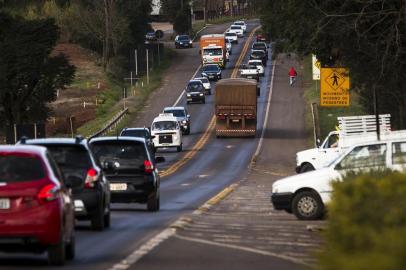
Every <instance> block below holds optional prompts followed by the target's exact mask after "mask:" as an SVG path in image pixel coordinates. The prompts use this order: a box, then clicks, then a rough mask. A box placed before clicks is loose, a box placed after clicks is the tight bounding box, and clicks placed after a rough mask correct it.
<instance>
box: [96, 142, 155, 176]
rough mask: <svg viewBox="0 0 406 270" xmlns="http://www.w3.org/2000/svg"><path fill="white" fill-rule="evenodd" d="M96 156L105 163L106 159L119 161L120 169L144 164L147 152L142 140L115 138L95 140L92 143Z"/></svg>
mask: <svg viewBox="0 0 406 270" xmlns="http://www.w3.org/2000/svg"><path fill="white" fill-rule="evenodd" d="M90 147H91V149H92V151H93V153H94V156H95V157H96V158H97V159H98V160H99V161H100V163H102V164H103V163H104V162H106V161H117V162H118V163H119V167H118V168H117V169H118V170H124V169H129V168H131V167H133V168H135V169H137V168H140V167H142V166H143V165H144V161H145V160H146V159H147V153H146V150H145V147H144V144H143V143H142V142H136V141H126V140H114V141H95V142H92V143H91V144H90Z"/></svg>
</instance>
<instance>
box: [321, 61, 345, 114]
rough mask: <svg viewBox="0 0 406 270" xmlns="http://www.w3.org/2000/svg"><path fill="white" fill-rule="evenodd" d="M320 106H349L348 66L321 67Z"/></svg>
mask: <svg viewBox="0 0 406 270" xmlns="http://www.w3.org/2000/svg"><path fill="white" fill-rule="evenodd" d="M320 75H321V76H320V77H321V78H320V106H331V107H333V106H334V107H339V106H349V105H350V93H349V90H350V77H349V71H348V69H347V68H321V71H320Z"/></svg>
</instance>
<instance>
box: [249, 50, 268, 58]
mask: <svg viewBox="0 0 406 270" xmlns="http://www.w3.org/2000/svg"><path fill="white" fill-rule="evenodd" d="M251 55H254V56H259V57H262V56H264V55H265V54H264V52H263V51H254V52H252V53H251Z"/></svg>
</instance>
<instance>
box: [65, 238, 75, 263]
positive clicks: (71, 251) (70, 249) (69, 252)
mask: <svg viewBox="0 0 406 270" xmlns="http://www.w3.org/2000/svg"><path fill="white" fill-rule="evenodd" d="M75 253H76V252H75V234H74V233H73V232H72V236H71V238H70V242H69V244H67V245H66V248H65V257H66V259H67V260H69V261H71V260H73V259H74V258H75Z"/></svg>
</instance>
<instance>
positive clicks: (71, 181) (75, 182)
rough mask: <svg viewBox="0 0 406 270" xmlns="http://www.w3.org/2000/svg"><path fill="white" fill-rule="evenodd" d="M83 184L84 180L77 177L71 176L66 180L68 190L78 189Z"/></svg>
mask: <svg viewBox="0 0 406 270" xmlns="http://www.w3.org/2000/svg"><path fill="white" fill-rule="evenodd" d="M82 183H83V180H82V178H80V177H79V176H76V175H69V176H68V178H66V180H65V186H66V187H67V188H74V187H78V186H80V185H81V184H82Z"/></svg>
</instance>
